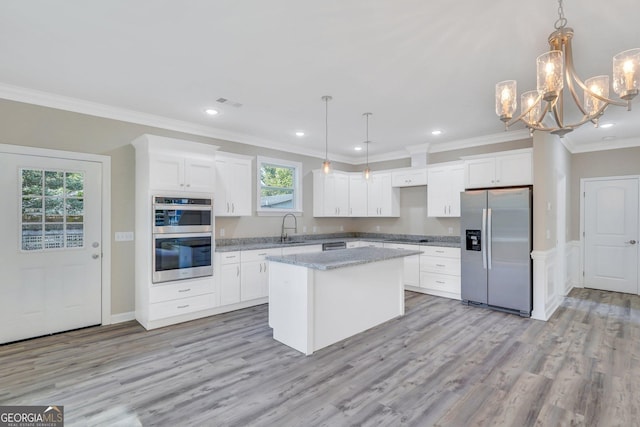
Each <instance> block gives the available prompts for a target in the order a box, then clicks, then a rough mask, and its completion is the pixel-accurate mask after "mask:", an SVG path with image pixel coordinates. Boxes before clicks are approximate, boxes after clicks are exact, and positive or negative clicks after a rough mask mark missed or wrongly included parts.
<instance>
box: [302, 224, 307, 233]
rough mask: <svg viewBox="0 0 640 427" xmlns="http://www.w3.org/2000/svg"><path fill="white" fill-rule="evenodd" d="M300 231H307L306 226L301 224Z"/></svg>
mask: <svg viewBox="0 0 640 427" xmlns="http://www.w3.org/2000/svg"><path fill="white" fill-rule="evenodd" d="M302 232H303V233H306V232H307V226H306V225H303V226H302Z"/></svg>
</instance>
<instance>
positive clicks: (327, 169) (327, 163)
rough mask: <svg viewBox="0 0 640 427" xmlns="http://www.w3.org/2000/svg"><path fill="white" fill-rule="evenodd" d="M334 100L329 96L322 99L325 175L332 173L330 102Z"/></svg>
mask: <svg viewBox="0 0 640 427" xmlns="http://www.w3.org/2000/svg"><path fill="white" fill-rule="evenodd" d="M332 99H333V98H332V97H331V96H329V95H325V96H323V97H322V100H323V101H324V105H325V107H324V162H323V163H322V171H323V172H324V173H325V174H328V173H329V172H331V162H330V161H329V101H331V100H332Z"/></svg>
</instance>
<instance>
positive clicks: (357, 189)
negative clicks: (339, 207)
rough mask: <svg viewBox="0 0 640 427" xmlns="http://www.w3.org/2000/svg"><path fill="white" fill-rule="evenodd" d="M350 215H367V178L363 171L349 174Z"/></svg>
mask: <svg viewBox="0 0 640 427" xmlns="http://www.w3.org/2000/svg"><path fill="white" fill-rule="evenodd" d="M349 216H359V217H363V216H367V180H366V179H364V175H363V174H361V173H354V174H349Z"/></svg>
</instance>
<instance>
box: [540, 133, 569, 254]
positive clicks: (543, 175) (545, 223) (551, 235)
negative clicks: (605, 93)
mask: <svg viewBox="0 0 640 427" xmlns="http://www.w3.org/2000/svg"><path fill="white" fill-rule="evenodd" d="M533 164H534V171H533V186H534V189H535V190H534V192H533V223H534V224H535V225H534V227H533V249H534V250H538V251H544V250H548V249H551V248H554V247H556V242H557V240H558V236H557V221H558V200H557V194H558V193H557V185H558V181H559V179H560V178H562V177H565V178H566V192H567V193H566V194H567V197H565V200H564V202H565V206H566V216H565V218H564V219H563V221H564V222H565V224H566V226H565V228H566V229H567V230H568V229H569V228H570V227H571V223H572V222H573V216H572V213H571V206H570V203H569V194H571V191H572V189H571V183H570V175H571V167H572V165H571V155H570V153H569V151H568V150H567V149H566V148H565V147H564V145H562V143H561V142H560V140H559V138H558V137H557V136H555V135H551V134H548V133H544V132H536V134H535V135H534V137H533ZM566 239H567V236H565V240H566Z"/></svg>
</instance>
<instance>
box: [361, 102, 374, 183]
mask: <svg viewBox="0 0 640 427" xmlns="http://www.w3.org/2000/svg"><path fill="white" fill-rule="evenodd" d="M371 114H373V113H364V114H363V116H365V117H366V118H367V139H366V140H365V141H364V143H365V144H367V166H366V167H365V168H364V179H369V177H370V176H371V169H369V143H370V142H371V141H369V116H370V115H371Z"/></svg>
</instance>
